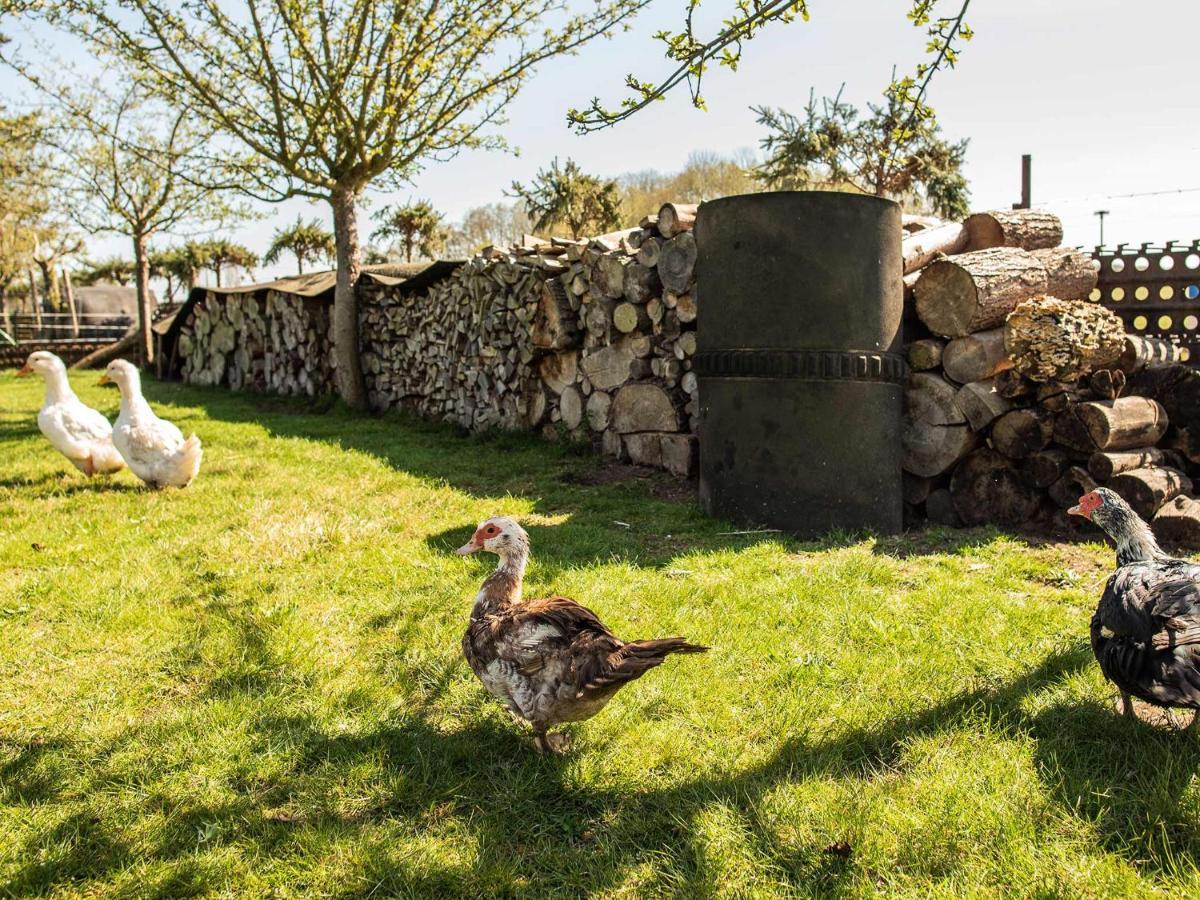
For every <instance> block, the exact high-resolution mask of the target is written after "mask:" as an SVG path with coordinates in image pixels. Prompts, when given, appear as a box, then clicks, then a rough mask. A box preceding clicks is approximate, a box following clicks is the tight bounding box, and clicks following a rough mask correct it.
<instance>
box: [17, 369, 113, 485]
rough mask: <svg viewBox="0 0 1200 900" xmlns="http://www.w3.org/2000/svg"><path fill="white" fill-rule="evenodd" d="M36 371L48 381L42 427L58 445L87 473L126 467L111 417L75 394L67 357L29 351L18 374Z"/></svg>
mask: <svg viewBox="0 0 1200 900" xmlns="http://www.w3.org/2000/svg"><path fill="white" fill-rule="evenodd" d="M34 372H37V373H38V374H39V375H41V376H42V378H43V379H44V380H45V382H46V400H45V402H44V403H43V404H42V408H41V410H40V411H39V412H38V417H37V422H38V428H40V429H41V431H42V434H44V435H45V436H46V439H47V440H49V441H50V443H51V444H53V445H54V448H55V449H56V450H58V452H59V453H61V454H62V455H63V456H65V457H66V458H67V459H68V460H69V461H70V463H71V465H73V466H74V467H75V468H77V469H78V470H79V471H80V472H82V473H83V474H84V475H88V476H92V475H107V474H109V473H111V472H116V471H119V470H120V469H123V468H125V463H124V462H122V460H121V454H120V453H118V452H117V448H116V447H114V446H113V439H112V433H113V430H112V426H111V425H110V424H108V419H106V418H105V417H104V416H103V414H101V413H100V412H98V411H96V410H94V409H92V408H91V407H90V406H87V405H85V404H84V402H83V401H82V400H80V399H79V398H78V397H77V396H75V392H74V391H73V390H71V382H69V381H68V380H67V367H66V366H65V365H63V361H62V360H61V359H59V358H58V357H57V356H55V355H54V354H53V353H50V352H48V351H46V350H38V351H36V352H34V353H31V354H29V359H27V360H26V361H25V365H24V366H23V367H22V368H21V369H20V370H18V372H17V374H18V375H30V374H32V373H34Z"/></svg>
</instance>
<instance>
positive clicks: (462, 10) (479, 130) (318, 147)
mask: <svg viewBox="0 0 1200 900" xmlns="http://www.w3.org/2000/svg"><path fill="white" fill-rule="evenodd" d="M649 2H650V0H598V2H595V3H593V4H589V6H588V8H587V9H586V10H585V11H583V12H580V13H578V14H575V13H572V12H571V9H572V6H573V5H572V4H571V3H570V2H569V0H510V2H505V3H489V2H479V0H338V2H333V0H295V2H290V3H279V2H266V0H241V2H230V3H217V2H211V0H205V2H198V3H191V2H184V0H114V2H111V3H110V2H102V0H60V2H58V3H54V4H46V5H45V6H44V7H43V13H44V14H45V15H47V16H48V17H49V18H51V19H52V20H53V21H56V22H58V23H60V24H62V25H65V26H66V27H69V28H71V29H72V30H73V31H74V33H75V34H77V35H79V36H80V37H81V38H83V40H84V41H85V42H86V43H87V45H88V46H90V47H93V48H96V49H98V50H99V51H101V52H102V53H103V54H105V55H107V56H109V57H116V58H117V59H119V60H122V61H124V62H126V63H128V64H130V65H131V66H132V67H133V68H134V69H135V70H136V71H137V72H138V74H139V77H140V78H141V79H142V80H143V81H145V82H146V83H148V84H150V85H152V86H153V88H154V89H155V90H156V91H157V92H158V93H159V94H160V95H161V96H163V97H166V98H168V99H169V101H170V102H171V103H172V104H173V105H174V106H175V107H177V108H179V109H186V110H188V113H189V115H190V116H192V117H193V118H196V119H198V120H201V121H204V122H206V123H209V124H211V125H213V126H215V127H217V128H219V129H220V130H221V131H222V132H224V133H225V134H226V135H228V136H230V137H231V138H232V139H233V140H234V141H235V142H237V144H238V145H239V146H241V147H243V148H246V149H248V150H250V151H251V152H252V153H253V155H254V157H255V164H254V165H251V166H248V167H247V168H246V169H245V175H246V176H247V177H248V178H250V179H253V182H254V191H255V193H256V194H257V195H258V196H260V197H266V198H270V199H281V198H284V197H289V196H304V197H310V198H313V199H319V200H324V201H326V202H328V203H329V204H330V206H331V208H332V211H333V230H334V235H335V240H336V244H337V271H338V277H337V286H336V288H335V300H334V313H333V319H334V327H333V331H334V348H335V356H336V361H337V365H336V373H337V380H338V390H339V393H340V394H341V396H342V397H343V399H345V401H346V402H347V403H348V404H350V405H351V406H353V407H357V408H365V407H366V389H365V384H364V380H363V373H362V367H361V363H360V361H359V358H358V307H357V298H356V296H355V292H354V285H355V283H356V281H357V279H358V274H359V256H360V253H359V237H358V217H357V212H356V205H357V202H358V200H359V198H360V197H361V196H362V194H363V192H364V191H365V190H366V189H367V188H368V187H370V186H376V187H383V188H389V187H391V188H396V187H399V186H400V185H402V184H405V183H407V182H409V181H411V179H412V178H413V176H414V175H415V174H416V173H417V172H418V171H420V169H421V167H422V166H424V165H426V164H427V163H429V162H430V161H433V160H438V159H445V158H448V157H451V156H453V155H454V154H456V153H458V152H459V151H460V150H463V149H469V148H474V147H497V146H501V145H502V142H501V141H500V139H499V138H498V137H496V136H495V134H494V132H493V131H492V130H491V129H492V126H495V125H497V124H499V123H501V122H502V121H503V115H504V111H505V109H506V107H507V106H508V104H509V103H510V102H512V100H513V99H514V97H515V96H516V95H517V93H518V91H519V90H520V88H521V87H522V86H523V85H524V84H525V83H526V82H527V81H528V79H529V77H530V76H531V75H532V74H533V73H534V72H535V71H536V69H537V67H538V65H539V64H540V63H542V62H544V61H546V60H548V59H551V58H553V57H556V56H560V55H563V54H570V53H573V52H575V51H576V50H578V49H579V48H580V47H581V46H583V45H584V44H586V43H587V42H589V41H591V40H592V39H594V38H596V37H599V36H600V35H603V34H606V33H610V32H612V31H613V30H614V29H616V28H619V27H621V26H622V25H623V24H624V23H625V22H626V21H627V20H628V19H629V18H630V17H631V16H632V15H634V14H635V13H636V12H637V11H639V10H640V9H641V8H643V7H644V6H646V5H647V4H648V3H649Z"/></svg>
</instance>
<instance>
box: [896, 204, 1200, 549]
mask: <svg viewBox="0 0 1200 900" xmlns="http://www.w3.org/2000/svg"><path fill="white" fill-rule="evenodd" d="M1061 239H1062V228H1061V224H1060V223H1059V221H1058V219H1057V218H1056V217H1054V216H1052V215H1050V214H1048V213H1044V212H1039V211H1034V210H1012V211H1003V212H994V213H983V214H977V215H973V216H971V217H969V218H968V219H967V220H966V221H965V222H963V223H961V224H959V223H951V224H940V225H934V226H932V227H928V228H925V229H922V230H918V231H913V232H912V233H910V234H907V235H906V236H905V238H904V261H905V294H906V298H905V299H906V320H905V337H906V344H907V348H906V352H907V355H908V363H909V367H910V369H911V370H912V371H911V375H910V378H909V382H908V386H907V388H906V391H905V419H904V446H903V453H904V461H903V466H904V472H905V475H904V492H905V503H906V509H907V512H908V513H909V515H910V517H911V518H912V519H914V520H919V519H921V518H927V519H929V520H931V521H933V522H936V523H940V524H946V525H960V524H967V525H975V524H983V523H995V524H1002V525H1016V524H1022V523H1025V522H1029V521H1033V520H1038V519H1041V520H1047V521H1054V522H1056V523H1057V524H1059V525H1062V524H1065V523H1066V522H1067V517H1066V515H1065V510H1066V509H1067V508H1068V507H1070V506H1072V505H1074V504H1075V503H1076V501H1077V500H1078V498H1079V497H1080V495H1081V494H1083V493H1085V492H1086V491H1088V490H1090V489H1092V488H1093V487H1095V486H1097V485H1100V484H1103V485H1107V486H1108V487H1110V488H1112V489H1113V490H1114V491H1116V492H1117V493H1118V494H1120V495H1121V496H1123V497H1124V498H1125V499H1126V500H1128V501H1129V502H1130V503H1131V504H1132V505H1133V507H1134V508H1135V509H1136V510H1137V511H1138V513H1139V514H1141V515H1142V516H1143V517H1145V518H1146V519H1147V520H1153V521H1154V522H1155V527H1156V528H1159V527H1160V525H1161V528H1162V530H1163V531H1165V532H1167V534H1165V535H1164V536H1167V537H1169V538H1171V539H1174V540H1184V541H1187V542H1192V543H1197V542H1198V541H1200V517H1198V516H1197V511H1200V504H1197V503H1195V502H1194V501H1191V500H1190V499H1187V497H1188V495H1190V494H1191V492H1192V482H1191V480H1190V478H1189V476H1188V474H1187V469H1188V467H1189V465H1195V464H1197V463H1200V384H1197V383H1196V382H1195V381H1193V378H1194V379H1200V373H1195V372H1193V371H1192V370H1191V369H1189V368H1187V367H1184V366H1179V365H1175V363H1176V362H1177V360H1178V351H1177V349H1176V348H1175V347H1174V346H1173V345H1171V344H1169V343H1167V342H1165V341H1160V340H1156V339H1152V338H1144V337H1139V336H1135V335H1126V334H1125V332H1124V328H1123V326H1122V323H1121V320H1120V319H1119V318H1118V317H1117V316H1116V315H1114V314H1112V313H1111V312H1109V311H1108V310H1106V309H1104V308H1103V307H1101V306H1100V305H1099V304H1098V303H1096V302H1095V301H1094V300H1093V299H1092V298H1093V297H1094V296H1096V294H1095V293H1094V288H1095V287H1096V279H1097V274H1096V271H1097V270H1096V266H1095V265H1094V263H1093V261H1092V260H1091V258H1090V257H1089V256H1088V255H1086V254H1084V253H1082V252H1080V251H1077V250H1073V249H1070V248H1065V247H1060V246H1058V245H1059V243H1060V242H1061ZM1192 390H1194V391H1195V394H1194V396H1195V407H1194V409H1193V408H1192V406H1191V405H1189V404H1190V398H1191V397H1192V396H1193V395H1192V394H1190V393H1187V392H1188V391H1192ZM1181 395H1186V398H1187V399H1185V400H1183V401H1181V400H1180V399H1179V398H1180V396H1181ZM1172 410H1174V411H1172ZM1185 411H1186V412H1185ZM1176 414H1179V415H1182V416H1183V417H1184V418H1183V420H1179V419H1175V415H1176ZM1193 417H1194V424H1193ZM1172 421H1174V422H1175V424H1176V425H1181V424H1183V425H1186V426H1187V427H1185V428H1172V427H1171V423H1172ZM1192 434H1195V435H1196V437H1197V439H1198V440H1196V442H1195V444H1196V446H1195V448H1194V450H1193V449H1192V446H1191V444H1190V443H1189V441H1190V440H1191V435H1192ZM1188 454H1192V455H1191V456H1189V455H1188ZM1193 457H1194V459H1193ZM1179 498H1183V499H1179ZM1185 520H1186V521H1185Z"/></svg>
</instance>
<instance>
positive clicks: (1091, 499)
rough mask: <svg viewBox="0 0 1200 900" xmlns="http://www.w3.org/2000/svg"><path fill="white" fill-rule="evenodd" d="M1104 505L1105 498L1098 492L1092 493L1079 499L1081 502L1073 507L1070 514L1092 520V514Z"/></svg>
mask: <svg viewBox="0 0 1200 900" xmlns="http://www.w3.org/2000/svg"><path fill="white" fill-rule="evenodd" d="M1103 505H1104V498H1103V497H1101V496H1100V494H1099V493H1097V492H1096V491H1091V492H1089V493H1087V494H1084V495H1083V496H1082V497H1080V498H1079V502H1078V503H1077V504H1076V505H1075V506H1072V507H1071V508H1070V509H1069V510H1067V512H1068V513H1070V514H1071V515H1073V516H1083V517H1084V518H1085V519H1090V518H1091V517H1092V513H1094V512H1095V511H1096V510H1098V509H1099V508H1100V507H1101V506H1103Z"/></svg>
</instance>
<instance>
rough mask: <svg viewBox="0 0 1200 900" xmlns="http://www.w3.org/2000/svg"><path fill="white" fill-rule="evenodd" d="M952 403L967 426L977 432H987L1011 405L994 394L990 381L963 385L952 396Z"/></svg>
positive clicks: (994, 390)
mask: <svg viewBox="0 0 1200 900" xmlns="http://www.w3.org/2000/svg"><path fill="white" fill-rule="evenodd" d="M954 403H955V405H957V406H958V408H959V410H961V411H962V414H963V415H964V416H966V418H967V424H968V425H970V426H971V428H972V429H973V430H975V431H978V432H983V431H986V430H987V427H988V426H989V425H991V424H992V422H994V421H995V420H996V419H998V418H999V417H1000V416H1002V415H1004V414H1005V413H1006V412H1008V411H1009V410H1010V409H1012V404H1011V403H1010V402H1009V401H1008V400H1005V399H1004V398H1003V397H1001V396H1000V395H999V394H997V393H996V389H995V387H994V386H993V384H992V382H991V380H990V379H988V380H986V381H973V382H971V383H970V384H964V385H963V386H962V387H961V388H959V389H958V393H956V394H955V395H954Z"/></svg>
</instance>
